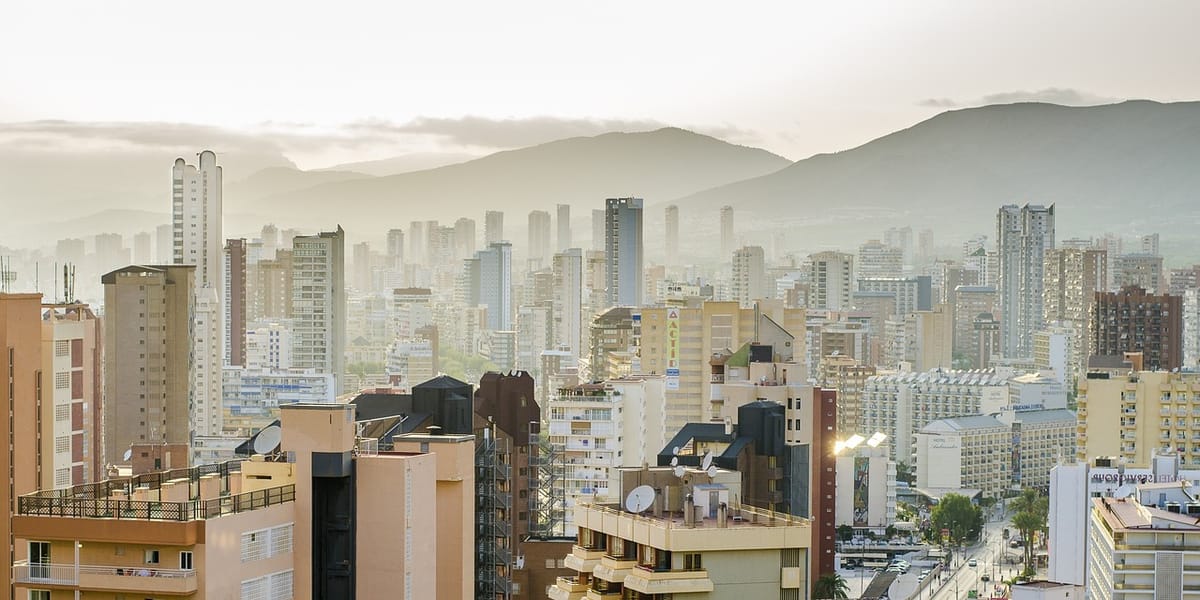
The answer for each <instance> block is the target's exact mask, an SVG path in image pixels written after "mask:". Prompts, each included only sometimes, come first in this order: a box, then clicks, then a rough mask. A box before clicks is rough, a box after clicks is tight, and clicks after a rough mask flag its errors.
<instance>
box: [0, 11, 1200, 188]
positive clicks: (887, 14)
mask: <svg viewBox="0 0 1200 600" xmlns="http://www.w3.org/2000/svg"><path fill="white" fill-rule="evenodd" d="M1197 23H1200V3H1198V2H1195V1H1192V0H1186V1H1154V2H1111V1H1098V0H1087V1H1053V2H1045V1H1038V2H1033V1H1028V2H1026V1H1005V2H988V1H966V2H964V1H962V0H939V1H930V2H896V1H894V0H892V1H886V2H824V3H817V2H780V3H749V2H740V3H729V2H711V3H710V2H696V1H688V2H663V1H653V2H646V1H645V0H642V1H639V2H587V3H585V2H563V1H561V0H556V1H552V2H477V3H475V2H473V3H463V2H448V1H439V2H372V3H364V2H347V1H344V0H343V1H339V2H320V3H308V2H286V3H283V2H261V1H257V0H255V1H245V0H241V1H238V2H225V1H208V2H141V3H138V2H117V3H111V2H109V3H105V2H94V1H90V2H8V3H5V5H4V6H3V8H0V122H6V123H9V124H11V123H14V122H23V121H34V120H42V119H64V120H70V121H79V122H85V123H92V124H107V125H110V126H111V125H112V124H113V123H121V122H139V121H155V122H166V123H195V124H202V125H211V126H217V127H222V128H231V129H236V130H239V131H246V132H252V133H263V134H265V135H270V136H274V137H276V138H278V139H280V140H284V142H283V143H284V145H285V146H286V147H287V149H288V154H289V156H290V157H291V158H292V159H293V160H296V161H297V162H298V163H300V165H301V166H305V167H312V166H323V165H324V164H328V163H331V162H335V161H341V160H351V159H371V158H382V157H384V156H387V155H390V154H395V153H398V152H402V151H404V150H408V149H413V150H435V149H442V150H455V151H458V150H463V149H467V150H471V151H476V152H479V151H486V150H489V149H495V148H503V147H512V146H516V145H521V144H525V143H532V142H537V141H543V140H545V139H552V138H554V137H561V136H563V135H571V134H578V133H595V132H598V131H602V130H605V129H610V128H618V129H620V128H627V129H636V128H645V127H652V126H655V125H656V124H660V123H662V124H671V125H680V126H685V127H691V128H695V129H698V130H701V131H705V132H710V133H713V134H715V135H718V136H719V137H723V138H725V139H728V140H730V141H735V142H741V143H747V144H752V145H759V146H762V147H765V148H767V149H769V150H772V151H775V152H778V153H780V154H783V155H785V156H787V157H789V158H792V159H798V158H803V157H805V156H808V155H810V154H813V153H816V152H829V151H836V150H840V149H845V148H848V147H852V146H855V145H858V144H860V143H862V142H865V141H867V140H869V139H871V138H874V137H877V136H879V135H882V134H885V133H888V132H890V131H892V130H895V129H898V128H902V127H905V126H908V125H910V124H912V123H915V122H917V121H919V120H921V119H924V118H926V117H928V116H931V115H933V114H935V113H937V112H939V111H941V110H945V109H946V108H947V107H951V106H964V105H974V104H980V103H984V102H988V101H1012V100H1018V99H1027V98H1047V99H1050V100H1058V101H1062V102H1064V103H1095V102H1101V101H1107V100H1110V99H1123V98H1132V97H1137V98H1150V99H1156V100H1163V101H1169V100H1189V99H1197V98H1200V76H1197V74H1200V41H1198V40H1200V36H1197V35H1196V34H1195V27H1196V24H1197ZM22 135H25V134H22ZM352 139H355V140H356V141H351V140H352Z"/></svg>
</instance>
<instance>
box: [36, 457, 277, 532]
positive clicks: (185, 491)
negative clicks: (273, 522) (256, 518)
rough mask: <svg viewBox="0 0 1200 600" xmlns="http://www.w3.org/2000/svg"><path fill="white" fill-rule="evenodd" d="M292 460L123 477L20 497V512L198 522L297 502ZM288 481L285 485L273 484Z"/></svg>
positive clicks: (60, 515) (70, 516) (236, 463)
mask: <svg viewBox="0 0 1200 600" xmlns="http://www.w3.org/2000/svg"><path fill="white" fill-rule="evenodd" d="M285 465H287V463H273V462H267V461H262V460H250V461H239V460H234V461H229V462H225V463H219V464H213V465H203V466H198V467H191V468H188V469H171V470H168V471H158V472H154V473H146V474H143V475H136V476H133V477H118V478H113V479H108V480H105V481H100V482H96V483H86V484H81V485H76V486H72V487H68V488H62V489H56V490H39V491H37V492H34V493H32V494H26V495H24V496H20V497H18V498H17V515H20V516H43V517H68V518H82V519H136V520H151V521H195V520H204V519H213V518H217V517H221V516H224V515H230V514H236V513H240V512H247V511H251V510H256V509H260V508H265V507H268V506H274V505H277V504H282V503H284V502H292V501H294V500H295V499H296V486H295V485H294V483H292V481H293V480H292V478H291V474H290V469H287V468H281V466H285ZM284 471H286V474H284ZM280 481H287V482H288V483H286V484H284V485H272V484H276V483H278V482H280Z"/></svg>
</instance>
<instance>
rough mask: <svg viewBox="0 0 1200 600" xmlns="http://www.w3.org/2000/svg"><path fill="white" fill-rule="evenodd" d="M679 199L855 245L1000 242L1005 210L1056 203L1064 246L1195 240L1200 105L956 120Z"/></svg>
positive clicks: (1004, 113) (1034, 106)
mask: <svg viewBox="0 0 1200 600" xmlns="http://www.w3.org/2000/svg"><path fill="white" fill-rule="evenodd" d="M670 201H671V202H674V203H676V204H678V205H680V206H681V207H683V206H686V207H687V208H688V210H693V211H698V212H713V211H716V210H717V208H718V207H720V206H722V205H724V204H730V205H732V206H733V207H734V208H735V209H736V210H738V211H739V212H740V213H745V214H749V215H753V216H754V217H757V218H758V220H759V221H761V222H767V221H770V222H771V223H779V221H780V220H781V219H783V220H786V221H790V222H792V224H794V225H798V226H799V229H798V231H802V232H806V233H808V234H811V235H812V236H815V237H814V239H812V240H810V241H816V242H819V243H822V244H830V243H835V242H837V241H839V240H840V239H841V237H840V236H842V235H844V234H845V229H844V228H843V227H838V226H837V225H838V224H853V226H854V227H856V228H859V229H865V231H862V232H861V233H860V234H859V235H858V236H857V237H858V238H860V239H861V238H863V237H864V236H866V235H868V234H870V233H871V231H872V229H873V230H874V231H875V232H880V231H881V228H886V227H889V226H894V225H897V224H899V225H908V224H911V225H913V226H914V227H916V228H926V227H928V228H932V229H934V230H935V232H945V233H953V232H960V233H962V234H963V235H966V234H970V233H975V232H978V233H992V234H993V235H994V228H995V225H994V223H995V214H996V209H997V208H998V207H999V206H1000V205H1003V204H1024V203H1033V204H1051V203H1053V204H1055V205H1056V206H1055V210H1056V224H1057V228H1058V232H1059V237H1060V238H1063V237H1066V236H1068V235H1081V236H1089V235H1093V234H1099V233H1102V232H1105V231H1117V232H1124V233H1127V234H1128V233H1146V232H1161V233H1162V234H1163V235H1164V237H1165V238H1174V239H1175V242H1176V243H1187V242H1189V241H1190V238H1191V236H1192V232H1194V231H1195V229H1196V227H1197V225H1200V103H1197V102H1179V103H1171V104H1161V103H1157V102H1149V101H1129V102H1122V103H1120V104H1109V105H1102V106H1088V107H1065V106H1057V105H1051V104H1038V103H1025V104H1008V105H993V106H984V107H980V108H970V109H963V110H956V111H950V112H945V113H942V114H939V115H937V116H935V117H933V118H930V119H928V120H926V121H923V122H921V123H918V124H916V125H914V126H912V127H910V128H908V129H905V130H902V131H897V132H895V133H892V134H890V135H886V136H884V137H881V138H879V139H876V140H873V141H871V142H869V143H866V144H864V145H862V146H859V147H857V148H854V149H851V150H846V151H844V152H837V153H833V154H820V155H816V156H813V157H811V158H807V159H805V160H801V161H798V162H796V163H795V164H793V165H791V166H788V167H787V168H785V169H781V170H779V171H777V172H775V173H770V174H768V175H764V176H761V177H755V178H751V179H747V180H744V181H738V182H733V183H730V184H727V185H723V186H718V187H715V188H713V189H709V190H704V191H702V192H698V193H696V194H691V195H688V196H685V197H683V198H678V199H672V200H670ZM806 222H809V223H814V224H819V225H814V226H812V227H805V226H804V225H805V223H806ZM831 225H832V226H831ZM943 235H944V234H943ZM1185 237H1187V238H1189V239H1183V238H1185ZM843 245H844V243H843ZM1193 252H1194V250H1193Z"/></svg>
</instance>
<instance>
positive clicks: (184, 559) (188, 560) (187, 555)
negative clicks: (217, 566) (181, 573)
mask: <svg viewBox="0 0 1200 600" xmlns="http://www.w3.org/2000/svg"><path fill="white" fill-rule="evenodd" d="M179 568H180V569H183V570H185V571H190V570H192V553H191V552H186V551H185V552H180V553H179Z"/></svg>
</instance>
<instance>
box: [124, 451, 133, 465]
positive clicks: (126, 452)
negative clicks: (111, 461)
mask: <svg viewBox="0 0 1200 600" xmlns="http://www.w3.org/2000/svg"><path fill="white" fill-rule="evenodd" d="M132 457H133V448H129V449H128V450H126V451H125V454H124V458H122V460H124V461H126V462H128V461H129V459H130V458H132Z"/></svg>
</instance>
